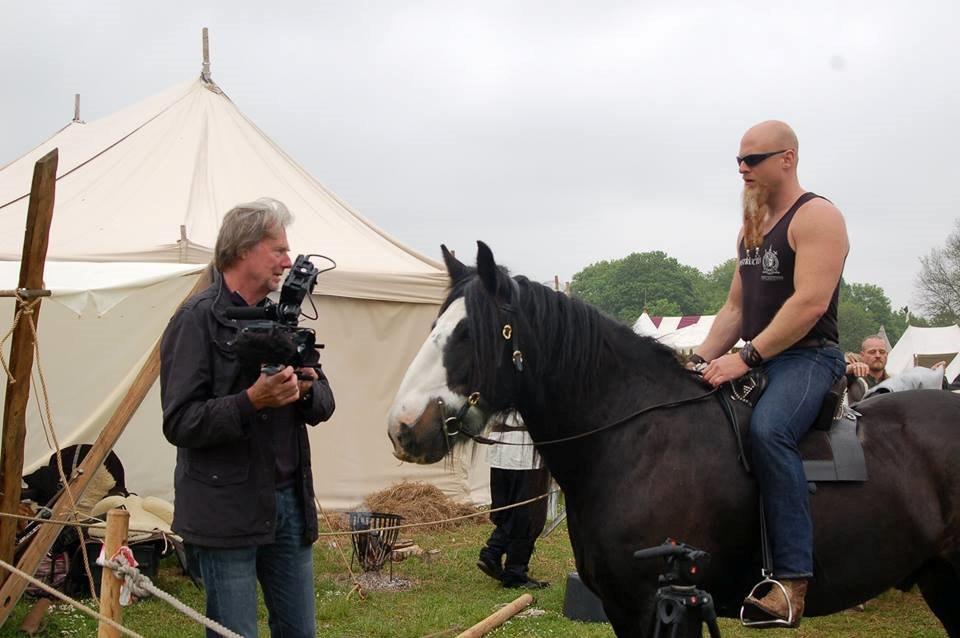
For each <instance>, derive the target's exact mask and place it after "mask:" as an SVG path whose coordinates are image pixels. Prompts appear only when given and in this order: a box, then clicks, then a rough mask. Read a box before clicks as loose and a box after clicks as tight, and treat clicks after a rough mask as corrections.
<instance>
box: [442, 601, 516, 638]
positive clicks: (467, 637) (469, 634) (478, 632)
mask: <svg viewBox="0 0 960 638" xmlns="http://www.w3.org/2000/svg"><path fill="white" fill-rule="evenodd" d="M532 602H533V596H531V595H530V594H524V595H523V596H520V598H517V599H516V600H515V601H513V602H512V603H510V604H509V605H505V606H503V607H501V608H500V609H498V610H497V611H495V612H494V613H492V614H490V615H489V616H487V617H486V618H484V619H483V620H481V621H480V622H478V623H477V624H476V625H474V626H473V627H471V628H470V629H468V630H466V631H465V632H463V633H462V634H460V635H459V636H457V638H480V637H481V636H486V635H487V634H488V633H490V632H491V631H493V630H494V629H496V628H497V627H499V626H500V625H502V624H503V623H505V622H507V621H508V620H510V619H511V618H513V617H514V616H516V615H517V614H518V613H520V612H521V611H523V610H524V609H525V608H527V607H529V606H530V604H531V603H532Z"/></svg>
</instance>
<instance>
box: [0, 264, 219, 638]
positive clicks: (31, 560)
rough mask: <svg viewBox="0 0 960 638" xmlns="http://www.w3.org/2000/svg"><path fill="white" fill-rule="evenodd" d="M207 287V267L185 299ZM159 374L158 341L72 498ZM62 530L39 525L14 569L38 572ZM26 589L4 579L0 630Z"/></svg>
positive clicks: (67, 506) (87, 460)
mask: <svg viewBox="0 0 960 638" xmlns="http://www.w3.org/2000/svg"><path fill="white" fill-rule="evenodd" d="M209 285H210V269H209V268H207V269H206V270H204V271H203V274H201V275H200V278H199V279H198V280H197V283H196V285H195V286H194V287H193V289H192V290H191V291H190V292H189V293H187V296H186V299H189V298H190V297H192V296H193V295H194V294H196V293H197V292H199V291H201V290H203V289H204V288H206V287H207V286H209ZM159 375H160V340H159V339H157V343H156V344H155V345H154V346H153V350H151V351H150V355H149V356H148V357H147V361H146V363H144V364H143V367H142V368H141V369H140V372H139V373H138V374H137V376H136V378H135V379H134V380H133V384H132V385H131V386H130V389H129V390H127V394H126V395H124V397H123V399H122V400H121V401H120V405H119V406H117V410H116V412H114V413H113V416H112V417H110V420H109V421H107V424H106V425H105V426H104V427H103V430H101V431H100V435H99V436H98V437H97V440H96V441H95V442H94V443H93V446H91V448H90V451H89V452H87V455H86V456H85V457H84V459H83V461H82V462H81V463H80V467H79V468H78V476H77V478H76V479H75V480H74V481H72V482H71V483H70V491H71V493H72V494H73V497H74V498H75V499H79V498H80V496H81V495H82V494H83V491H84V490H85V489H86V487H87V484H88V483H89V482H90V479H91V478H92V477H93V475H94V473H95V472H96V471H97V469H99V467H100V466H101V465H103V461H104V460H105V459H106V458H107V454H109V453H110V450H111V449H113V446H114V444H115V443H116V442H117V439H119V438H120V435H121V434H122V433H123V429H124V428H125V427H126V426H127V423H129V422H130V419H131V418H132V417H133V414H134V412H136V411H137V408H138V407H140V403H141V402H143V397H145V396H146V395H147V392H149V391H150V388H152V387H153V384H154V383H155V382H156V380H157V377H158V376H159ZM71 507H72V505H71V503H70V499H69V498H68V497H67V495H66V493H65V492H64V493H63V494H61V496H60V498H59V499H57V502H56V503H54V504H53V506H52V507H51V509H52V511H53V514H52V516H51V518H53V519H55V520H64V518H65V517H66V516H67V515H68V514H69V513H70V510H71ZM62 528H63V526H62V525H56V524H53V523H46V524H44V525H42V526H41V527H40V530H39V531H38V532H37V534H36V536H34V537H33V540H32V541H31V543H30V546H29V547H27V549H26V550H25V551H24V552H23V555H22V556H21V557H20V562H19V563H17V567H18V568H19V569H20V570H22V571H25V572H27V573H28V574H33V573H35V572H36V571H37V566H38V565H39V564H40V561H41V560H42V559H43V557H44V556H46V554H47V552H48V551H50V547H51V546H52V545H53V542H54V541H55V540H56V539H57V536H59V535H60V531H61V529H62ZM26 588H27V581H25V580H23V579H22V578H17V577H15V576H12V577H9V578H7V581H6V582H5V583H4V584H3V587H0V627H2V626H3V624H4V623H5V622H7V618H9V617H10V613H11V612H12V611H13V607H14V605H16V604H17V601H19V600H20V597H21V596H23V591H24V590H25V589H26Z"/></svg>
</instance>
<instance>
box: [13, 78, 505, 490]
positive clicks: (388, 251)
mask: <svg viewBox="0 0 960 638" xmlns="http://www.w3.org/2000/svg"><path fill="white" fill-rule="evenodd" d="M55 147H56V148H59V158H60V159H59V167H58V171H57V175H58V177H57V192H56V205H55V207H54V213H53V222H52V227H51V232H50V245H49V250H48V255H47V260H48V263H47V267H46V277H45V279H46V284H47V287H48V288H50V289H52V290H53V291H54V296H53V297H52V298H51V299H50V300H49V301H44V302H43V308H42V311H41V313H40V346H41V357H40V363H41V364H42V368H43V371H44V374H45V376H46V377H47V381H48V388H49V391H50V398H51V407H52V414H53V420H54V423H55V425H56V428H57V436H58V439H59V442H60V444H61V445H62V446H66V445H69V444H71V443H78V442H92V441H93V440H94V439H95V438H96V435H97V433H98V432H99V430H100V429H101V428H102V426H103V425H104V424H105V423H106V421H107V419H108V418H109V416H110V415H111V414H112V411H113V408H114V407H115V406H116V404H117V403H118V402H119V400H120V398H121V397H122V396H123V394H124V392H125V391H126V389H127V388H128V387H129V385H130V383H131V381H132V379H133V376H134V375H135V374H136V372H137V370H138V369H139V367H140V365H141V363H142V362H143V360H144V359H145V357H146V355H147V353H148V352H149V351H150V349H151V347H152V346H153V344H154V342H155V341H156V339H157V338H158V337H159V336H160V334H161V332H162V331H163V328H164V327H165V325H166V323H167V320H168V319H169V317H170V315H171V314H172V312H173V310H174V309H175V308H176V306H177V304H178V303H179V302H180V301H181V300H182V298H183V297H184V295H186V293H187V292H188V291H189V290H190V288H191V287H192V286H193V284H194V282H195V280H196V278H197V277H198V276H199V272H200V271H201V270H202V268H203V265H205V264H206V263H207V262H208V261H209V260H210V257H211V253H212V247H213V244H214V241H215V238H216V234H217V231H218V228H219V223H220V220H221V218H222V216H223V214H224V213H225V212H226V211H227V210H229V209H230V208H231V207H232V206H233V205H235V204H237V203H239V202H244V201H250V200H252V199H256V198H257V197H263V196H270V197H275V198H277V199H279V200H281V201H283V202H284V203H286V204H287V206H288V207H289V208H290V210H291V212H293V214H294V216H295V221H294V224H293V225H292V226H291V227H290V229H289V231H288V237H289V239H290V243H291V248H292V252H293V254H294V255H295V254H297V253H322V254H324V255H328V256H329V257H332V258H333V259H334V260H336V262H337V264H338V267H337V269H336V270H334V271H332V272H330V273H326V274H324V275H321V277H320V279H319V281H318V284H317V289H316V291H315V295H314V302H315V303H316V305H317V307H318V310H319V319H318V320H316V321H314V322H310V323H307V324H305V325H311V326H312V327H314V328H315V330H316V331H317V335H318V341H321V342H323V343H325V344H326V349H325V350H324V351H323V354H322V361H323V363H324V369H325V371H326V372H327V374H328V376H329V377H330V381H331V385H332V387H333V389H334V392H335V394H336V398H337V412H336V415H335V416H334V418H333V419H332V420H331V421H330V422H329V423H326V424H321V425H319V426H317V427H316V428H311V429H310V430H311V433H310V434H311V444H312V448H313V468H314V475H315V481H316V490H317V495H318V496H319V498H320V501H321V503H322V504H323V505H324V506H325V507H328V508H346V507H352V506H355V505H357V504H358V503H359V502H360V501H361V500H362V498H363V497H364V496H365V495H366V494H369V493H370V492H372V491H375V490H377V489H381V488H384V487H387V486H388V485H390V484H391V483H393V482H395V481H397V480H401V479H411V480H425V481H429V482H432V483H434V484H437V485H438V486H440V487H441V488H442V489H443V490H444V491H445V492H446V493H448V494H450V495H451V496H454V497H456V498H459V499H471V500H474V501H478V502H479V501H483V500H485V499H486V498H487V496H486V494H485V490H486V485H487V480H488V476H487V474H488V473H487V472H486V467H485V462H484V459H483V457H484V456H485V455H483V454H475V455H474V454H471V453H470V452H471V450H469V449H467V450H465V453H464V455H463V459H462V461H463V462H461V463H457V464H455V466H454V468H453V469H451V468H449V467H445V466H444V465H443V464H438V465H434V466H427V467H422V466H416V465H410V464H400V463H398V462H397V461H396V459H394V458H393V456H392V454H391V446H390V444H389V441H388V439H387V436H386V423H385V419H386V417H385V415H386V413H387V410H388V408H389V405H390V402H391V401H392V399H393V395H394V393H395V392H396V389H397V386H398V385H399V382H400V378H401V376H402V374H403V372H404V371H405V369H406V366H407V364H408V363H409V361H410V360H411V359H412V358H413V355H414V354H415V352H416V349H417V348H418V347H419V345H420V344H421V342H422V341H423V339H424V338H425V336H426V333H427V332H428V330H429V326H430V322H431V321H432V319H433V318H434V317H435V315H436V312H437V309H438V304H439V302H440V301H441V299H442V295H443V290H444V287H445V285H446V275H445V273H444V272H443V270H442V268H441V267H440V265H439V264H438V263H437V262H435V261H433V260H431V259H428V258H426V257H424V256H422V255H420V254H418V253H416V252H414V251H413V250H410V249H409V248H406V247H404V246H403V245H401V244H400V243H399V242H397V241H396V240H395V239H393V238H391V237H390V236H389V235H387V234H386V233H384V232H383V231H381V230H380V229H378V228H377V227H376V226H374V225H373V224H371V223H370V222H369V221H367V220H366V219H364V218H363V217H362V216H360V215H359V214H358V213H357V212H356V211H354V210H352V209H351V208H350V207H349V206H348V205H347V204H345V203H344V202H343V201H341V200H340V199H338V198H337V196H336V195H334V194H333V193H331V192H330V191H329V190H327V189H326V188H324V187H323V186H322V185H321V184H319V183H318V182H317V181H316V180H314V179H313V178H312V177H311V176H310V175H309V174H308V173H307V172H306V171H305V170H303V169H302V168H301V167H300V166H298V165H297V164H296V163H295V162H294V161H293V160H292V159H291V158H290V157H289V156H288V155H286V154H285V153H284V152H283V150H282V149H280V148H279V147H278V146H277V145H276V144H274V143H273V142H272V141H271V140H270V139H269V138H268V137H267V136H266V135H264V133H263V132H261V131H260V130H259V129H258V128H257V127H256V126H255V125H254V124H253V123H252V122H251V121H250V120H248V119H247V118H246V117H245V116H244V115H243V114H242V113H241V112H240V111H239V110H238V109H237V108H236V106H235V105H234V104H233V102H231V101H230V99H229V98H228V97H227V96H226V95H225V94H224V93H223V92H222V91H221V90H220V88H219V87H217V85H216V84H214V83H212V82H209V81H205V80H203V79H200V80H197V81H195V82H191V83H188V84H185V85H182V86H177V87H175V88H173V89H170V90H168V91H166V92H164V93H161V94H159V95H156V96H154V97H151V98H149V99H146V100H144V101H142V102H140V103H138V104H136V105H134V106H131V107H129V108H127V109H125V110H123V111H120V112H119V113H116V114H114V115H111V116H109V117H106V118H103V119H101V120H98V121H95V122H90V123H83V122H78V121H74V122H71V123H70V124H68V125H67V126H66V127H64V128H63V129H61V130H60V131H59V132H57V133H56V134H55V135H54V136H53V137H51V138H50V139H48V140H47V141H45V142H43V143H42V144H41V145H40V146H38V147H37V148H36V149H34V150H32V151H31V152H29V153H27V154H26V155H25V156H23V157H21V158H19V159H17V160H15V161H13V162H11V163H10V164H8V165H6V166H4V167H3V168H2V169H0V260H5V261H6V263H2V262H0V278H2V280H0V288H14V287H16V281H17V272H18V269H19V263H18V260H19V258H20V251H21V244H22V241H23V231H24V223H25V218H26V208H27V201H28V195H29V189H30V183H31V175H32V171H33V165H34V162H35V161H36V160H37V159H39V158H40V157H42V156H43V155H44V154H46V153H47V152H48V151H50V150H51V149H53V148H55ZM318 265H320V266H322V264H321V263H320V262H318ZM12 308H13V303H12V301H11V300H9V299H8V300H4V301H3V302H0V312H6V313H7V314H6V316H7V317H10V318H12V316H13V309H12ZM8 321H9V320H8ZM3 331H4V332H5V331H6V330H3ZM37 393H38V388H35V389H34V390H33V391H32V395H33V396H36V395H37ZM32 403H33V402H32ZM27 418H28V422H27V429H28V433H27V441H26V457H25V460H26V465H27V467H28V469H29V467H32V466H36V465H38V464H40V463H41V462H45V460H46V458H48V456H49V454H50V447H49V444H48V441H47V440H46V438H45V436H44V434H43V429H42V427H41V425H40V415H39V410H38V405H37V404H36V403H33V405H32V406H31V410H30V412H29V413H28V416H27ZM116 450H117V453H118V454H119V455H120V458H121V460H122V461H123V462H124V464H125V466H126V469H127V483H128V486H129V487H130V489H132V490H134V491H137V492H138V493H141V494H143V495H147V494H155V495H159V496H164V497H167V498H169V497H171V495H172V479H173V465H174V459H175V448H173V446H171V445H169V444H168V443H167V442H166V441H165V439H163V436H162V433H161V429H160V407H159V384H157V385H156V386H155V387H154V388H153V390H152V391H151V392H150V393H149V394H148V396H147V398H146V400H145V401H144V403H143V405H142V406H141V408H140V409H139V411H138V412H137V413H136V415H135V416H134V418H133V420H132V421H131V422H130V424H129V425H128V427H127V429H126V431H125V432H124V434H123V436H122V437H121V439H120V442H119V443H118V446H117V448H116Z"/></svg>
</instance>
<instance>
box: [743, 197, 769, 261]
mask: <svg viewBox="0 0 960 638" xmlns="http://www.w3.org/2000/svg"><path fill="white" fill-rule="evenodd" d="M769 213H770V187H768V186H764V185H762V184H754V185H753V187H752V188H744V189H743V244H744V246H745V247H747V248H759V247H760V246H761V245H763V223H764V221H765V220H766V218H767V215H768V214H769Z"/></svg>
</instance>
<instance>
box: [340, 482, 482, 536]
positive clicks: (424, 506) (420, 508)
mask: <svg viewBox="0 0 960 638" xmlns="http://www.w3.org/2000/svg"><path fill="white" fill-rule="evenodd" d="M357 510H358V511H367V512H381V513H384V514H399V515H400V516H402V517H403V521H402V524H404V525H406V524H410V523H433V524H430V525H424V526H422V527H417V528H413V529H411V530H409V531H410V532H413V531H417V530H424V531H438V530H443V529H454V528H456V527H459V526H460V525H463V524H464V523H485V522H487V518H486V517H485V516H475V517H473V518H467V519H461V520H458V521H450V522H446V523H439V522H436V521H446V520H447V519H450V518H456V517H458V516H465V515H467V514H475V513H476V512H477V511H478V510H477V508H475V507H474V506H472V505H468V504H466V503H457V502H456V501H454V500H452V499H451V498H450V497H449V496H447V495H445V494H444V493H443V492H441V491H440V489H439V488H437V487H435V486H433V485H429V484H427V483H417V482H413V481H400V482H399V483H394V484H393V485H391V486H390V487H388V488H387V489H385V490H380V491H379V492H374V493H373V494H370V495H369V496H367V498H366V499H364V502H363V504H362V505H361V506H360V507H359V508H357ZM329 519H330V525H331V527H333V529H334V531H343V530H346V529H349V526H350V525H349V522H348V520H347V516H346V515H343V514H341V515H338V516H333V515H330V516H329ZM404 533H407V531H406V530H401V534H404Z"/></svg>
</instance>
